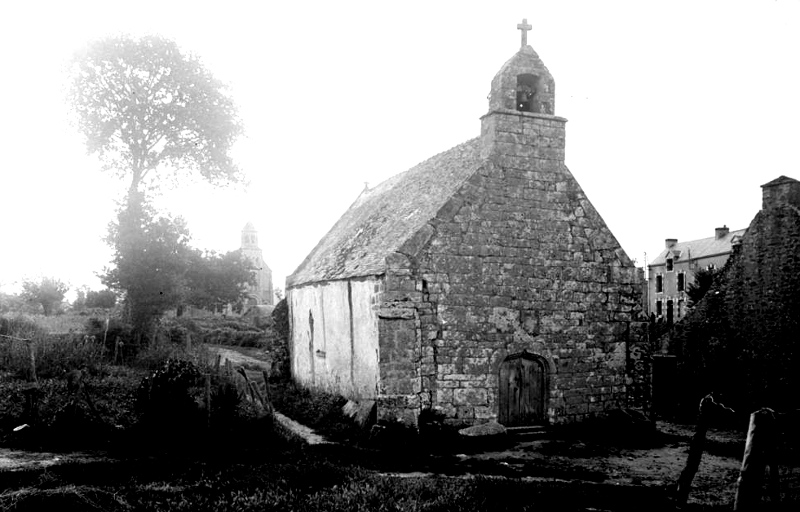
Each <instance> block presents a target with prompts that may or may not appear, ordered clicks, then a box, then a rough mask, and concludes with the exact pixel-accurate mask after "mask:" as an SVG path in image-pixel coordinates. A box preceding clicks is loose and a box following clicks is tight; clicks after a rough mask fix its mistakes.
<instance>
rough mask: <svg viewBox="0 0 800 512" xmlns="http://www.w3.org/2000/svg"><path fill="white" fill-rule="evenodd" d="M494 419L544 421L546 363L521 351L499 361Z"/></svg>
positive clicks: (525, 422) (524, 422)
mask: <svg viewBox="0 0 800 512" xmlns="http://www.w3.org/2000/svg"><path fill="white" fill-rule="evenodd" d="M498 382H499V389H498V404H499V408H498V414H497V421H498V422H499V423H501V424H503V425H505V426H506V427H519V426H525V425H541V424H544V423H547V415H546V411H547V363H546V362H545V360H544V359H543V358H542V357H540V356H537V355H535V354H531V353H530V352H527V351H523V352H521V353H519V354H513V355H510V356H508V357H507V358H505V360H504V361H503V362H502V363H500V378H499V381H498Z"/></svg>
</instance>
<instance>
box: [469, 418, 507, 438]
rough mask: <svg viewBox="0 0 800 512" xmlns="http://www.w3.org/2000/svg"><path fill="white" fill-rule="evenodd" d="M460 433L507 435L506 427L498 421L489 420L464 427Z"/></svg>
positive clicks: (473, 435)
mask: <svg viewBox="0 0 800 512" xmlns="http://www.w3.org/2000/svg"><path fill="white" fill-rule="evenodd" d="M458 433H459V435H462V436H465V437H486V436H505V435H506V427H504V426H503V425H501V424H499V423H497V422H496V421H489V422H487V423H481V424H480V425H473V426H471V427H467V428H462V429H461V430H459V431H458Z"/></svg>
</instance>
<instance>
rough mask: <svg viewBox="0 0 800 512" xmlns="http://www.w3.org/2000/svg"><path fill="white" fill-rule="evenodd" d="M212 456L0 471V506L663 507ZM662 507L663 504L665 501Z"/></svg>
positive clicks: (293, 460) (272, 457) (304, 453)
mask: <svg viewBox="0 0 800 512" xmlns="http://www.w3.org/2000/svg"><path fill="white" fill-rule="evenodd" d="M269 442H270V443H271V444H272V445H273V447H272V448H271V449H270V448H261V449H256V450H249V453H247V455H241V454H240V455H237V456H227V457H215V458H210V459H205V460H203V459H178V458H169V459H145V460H127V461H118V462H104V463H95V464H88V465H87V464H84V465H72V466H70V465H64V466H56V467H53V468H51V469H50V470H47V471H30V472H21V473H20V472H16V473H0V478H2V479H3V480H4V481H5V483H6V485H7V490H6V491H4V492H3V493H2V494H0V509H2V510H10V511H28V510H55V509H67V510H107V511H123V510H153V511H160V510H165V511H166V510H170V511H175V510H178V511H182V510H185V511H189V510H191V511H219V510H241V511H249V510H254V511H255V510H302V511H303V512H314V511H322V510H376V511H396V510H425V511H462V510H463V511H471V512H472V511H481V510H487V511H489V510H492V511H495V510H499V511H517V510H520V511H524V510H531V511H532V510H537V511H538V510H553V509H555V508H557V509H558V510H567V511H571V510H586V509H587V508H599V509H603V510H641V509H642V507H643V506H644V505H645V504H646V505H647V508H648V509H649V510H659V509H661V508H659V507H660V505H662V504H665V502H664V501H663V500H662V499H661V497H660V496H659V494H658V492H657V491H654V490H652V489H645V488H636V487H619V486H616V487H614V486H602V485H588V486H587V485H585V484H580V485H579V484H573V483H569V482H555V481H550V482H542V481H538V482H525V481H521V480H513V479H486V478H468V479H465V478H448V477H429V478H408V477H399V476H390V475H382V474H379V473H375V472H370V471H367V470H365V469H363V468H361V467H359V466H358V465H356V464H355V463H354V461H348V460H342V459H341V458H339V457H337V456H336V455H335V454H325V453H321V452H319V451H314V450H311V449H309V448H303V447H297V446H287V445H283V446H278V447H276V444H278V445H279V444H280V441H276V440H275V439H274V438H270V441H269ZM664 509H666V508H664Z"/></svg>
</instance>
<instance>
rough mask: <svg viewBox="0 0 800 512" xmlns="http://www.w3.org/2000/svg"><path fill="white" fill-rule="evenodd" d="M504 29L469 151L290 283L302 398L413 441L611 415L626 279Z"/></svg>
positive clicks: (537, 80) (388, 204)
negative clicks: (320, 395) (307, 390)
mask: <svg viewBox="0 0 800 512" xmlns="http://www.w3.org/2000/svg"><path fill="white" fill-rule="evenodd" d="M518 28H519V29H521V30H522V44H521V48H520V49H519V51H518V52H517V53H516V54H515V55H513V56H512V57H511V59H509V60H508V61H507V62H506V63H505V64H503V66H502V67H501V68H500V70H499V71H498V72H497V74H496V75H495V77H494V79H492V82H491V92H490V95H489V108H488V111H487V112H486V114H485V115H484V116H483V117H482V118H481V132H480V136H478V137H476V138H474V139H472V140H468V141H466V142H464V143H463V144H460V145H458V146H456V147H453V148H451V149H449V150H447V151H444V152H443V153H440V154H438V155H436V156H433V157H431V158H430V159H428V160H426V161H424V162H422V163H420V164H418V165H417V166H416V167H413V168H412V169H409V170H408V171H406V172H404V173H401V174H399V175H397V176H394V177H393V178H390V179H388V180H386V181H385V182H383V183H381V184H379V185H377V186H375V187H374V188H371V189H366V190H364V191H363V192H362V193H361V195H360V196H359V197H358V198H357V199H356V201H355V202H354V203H353V204H352V205H351V206H350V208H349V209H348V210H347V211H346V212H345V213H344V215H343V216H342V217H341V218H340V219H339V220H338V222H336V224H335V225H334V226H333V228H332V229H331V230H330V231H329V232H328V233H327V234H326V235H325V236H324V237H323V238H322V240H320V242H319V243H318V245H317V246H316V247H315V248H314V249H313V250H312V251H311V253H310V254H309V255H308V256H307V257H306V259H305V260H304V261H303V262H302V264H300V266H299V267H298V268H297V270H295V272H294V273H293V274H292V275H291V276H289V277H288V278H287V283H286V291H287V301H288V305H289V309H290V322H291V339H290V351H291V371H292V375H293V377H294V379H295V380H296V381H298V382H299V383H301V384H303V385H305V386H309V387H315V388H321V389H324V390H327V391H330V392H335V393H338V394H341V395H343V396H345V397H348V398H350V399H352V400H355V401H369V402H372V401H374V402H375V403H376V406H377V416H378V419H379V420H401V421H404V422H407V423H410V424H415V423H416V421H417V418H418V416H419V414H420V412H421V411H423V410H425V409H433V410H436V411H438V412H440V413H443V414H444V415H445V417H446V421H447V422H448V423H451V424H459V425H463V424H476V423H481V422H485V421H488V420H496V421H498V422H500V423H502V424H504V425H506V426H509V427H511V426H528V425H541V424H549V423H565V422H572V421H580V420H583V419H586V418H589V417H591V416H596V415H600V414H603V413H605V412H607V411H610V410H614V409H618V408H621V407H625V406H626V399H627V388H626V363H627V362H628V358H629V356H628V341H629V335H630V332H631V327H632V323H633V322H634V321H635V316H636V314H637V308H638V307H640V306H639V304H640V300H641V286H640V284H639V282H638V278H637V272H636V268H635V267H634V265H633V263H632V262H631V260H630V259H629V258H628V256H627V255H626V254H625V251H623V249H622V248H621V247H620V245H619V243H618V242H617V240H616V239H615V238H614V235H613V234H612V233H611V231H610V230H609V228H608V227H607V226H606V224H605V222H604V221H603V219H602V218H601V217H600V215H599V214H598V212H597V211H596V210H595V208H594V207H593V206H592V203H591V202H590V201H589V199H588V198H587V197H586V195H585V194H584V192H583V190H582V189H581V187H580V185H579V184H578V183H577V181H576V180H575V178H574V177H573V176H572V174H571V173H570V171H569V170H568V169H567V167H566V166H565V164H564V139H565V130H564V125H565V123H566V119H564V118H562V117H558V116H556V115H555V82H554V80H553V77H552V76H551V74H550V72H549V71H548V70H547V68H546V67H545V65H544V63H543V62H542V60H541V59H540V58H539V56H538V55H537V53H536V52H535V51H534V50H533V48H531V46H529V45H528V44H527V40H526V31H527V30H529V29H530V25H528V24H527V22H526V21H523V23H522V24H520V25H518Z"/></svg>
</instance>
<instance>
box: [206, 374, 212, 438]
mask: <svg viewBox="0 0 800 512" xmlns="http://www.w3.org/2000/svg"><path fill="white" fill-rule="evenodd" d="M206 428H207V429H208V430H211V374H210V373H207V374H206Z"/></svg>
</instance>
